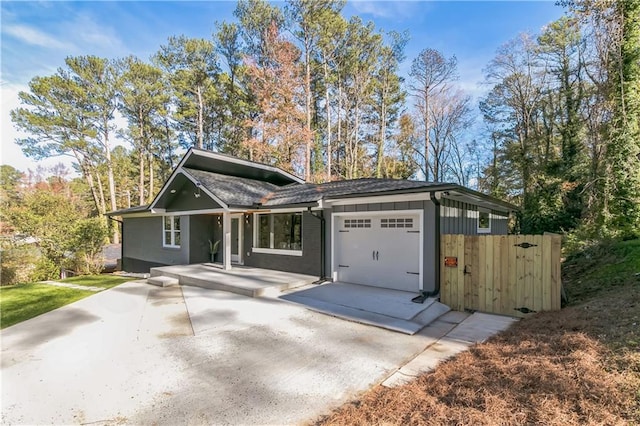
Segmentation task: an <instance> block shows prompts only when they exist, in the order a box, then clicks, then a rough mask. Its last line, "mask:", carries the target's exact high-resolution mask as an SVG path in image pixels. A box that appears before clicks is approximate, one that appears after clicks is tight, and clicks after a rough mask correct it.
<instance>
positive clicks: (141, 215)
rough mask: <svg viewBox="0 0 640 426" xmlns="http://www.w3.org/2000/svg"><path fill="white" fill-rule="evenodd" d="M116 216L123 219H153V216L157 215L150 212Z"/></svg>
mask: <svg viewBox="0 0 640 426" xmlns="http://www.w3.org/2000/svg"><path fill="white" fill-rule="evenodd" d="M118 216H120V217H121V218H123V219H130V218H134V217H153V216H157V214H153V213H151V212H138V213H123V214H120V215H118Z"/></svg>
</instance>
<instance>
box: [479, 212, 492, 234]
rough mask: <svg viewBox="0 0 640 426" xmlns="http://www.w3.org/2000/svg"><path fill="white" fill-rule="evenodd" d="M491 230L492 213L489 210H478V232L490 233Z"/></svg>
mask: <svg viewBox="0 0 640 426" xmlns="http://www.w3.org/2000/svg"><path fill="white" fill-rule="evenodd" d="M490 232H491V214H490V213H489V212H488V211H479V212H478V233H480V234H483V233H484V234H488V233H490Z"/></svg>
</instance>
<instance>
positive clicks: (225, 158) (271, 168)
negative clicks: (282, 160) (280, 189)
mask: <svg viewBox="0 0 640 426" xmlns="http://www.w3.org/2000/svg"><path fill="white" fill-rule="evenodd" d="M189 151H191V152H192V151H194V148H189ZM197 153H198V155H203V156H205V157H209V158H214V159H216V160H221V161H227V162H229V163H234V164H241V165H243V166H249V167H254V168H257V169H263V170H267V171H270V172H275V173H278V174H281V175H283V176H285V177H287V178H289V179H291V180H293V181H294V182H297V183H305V181H304V180H303V179H300V178H299V177H298V176H295V175H293V174H291V173H289V172H286V171H284V170H282V169H280V168H278V167H274V166H269V165H267V164H260V163H254V162H253V161H249V160H243V159H242V158H235V157H229V156H226V155H220V154H218V153H216V152H212V151H205V150H203V149H198V150H197ZM185 157H186V156H185Z"/></svg>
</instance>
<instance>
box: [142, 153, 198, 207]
mask: <svg viewBox="0 0 640 426" xmlns="http://www.w3.org/2000/svg"><path fill="white" fill-rule="evenodd" d="M192 153H193V148H189V150H188V151H187V153H186V154H185V155H184V156H183V157H182V160H180V162H179V163H178V165H177V166H176V168H175V169H173V172H171V176H169V179H167V181H166V182H165V183H164V185H163V186H162V189H160V192H158V194H156V196H155V198H154V199H153V201H152V202H151V204H149V210H151V209H153V208H154V207H155V205H156V203H157V202H158V200H160V197H162V194H164V192H165V191H166V190H167V188H169V185H171V182H173V179H175V177H176V176H177V175H178V173H180V171H181V170H182V166H183V165H184V163H185V162H186V161H187V158H189V157H191V154H192Z"/></svg>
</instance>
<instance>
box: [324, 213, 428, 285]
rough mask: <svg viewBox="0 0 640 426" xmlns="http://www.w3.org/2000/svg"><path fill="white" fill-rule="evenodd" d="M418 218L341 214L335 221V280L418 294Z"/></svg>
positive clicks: (391, 215) (407, 214) (405, 215)
mask: <svg viewBox="0 0 640 426" xmlns="http://www.w3.org/2000/svg"><path fill="white" fill-rule="evenodd" d="M420 225H421V224H420V215H419V214H416V213H404V214H403V213H397V212H394V211H390V212H388V214H382V215H380V214H376V215H370V214H369V215H367V214H366V213H365V214H363V215H344V216H337V217H336V220H334V226H335V229H334V238H335V245H334V248H335V250H336V253H335V257H334V262H335V263H334V270H335V271H336V273H337V279H338V281H342V282H348V283H355V284H365V285H372V286H376V287H385V288H391V289H395V290H404V291H412V292H417V291H419V289H420V278H421V277H420V231H421V229H420V228H421V226H420Z"/></svg>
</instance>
